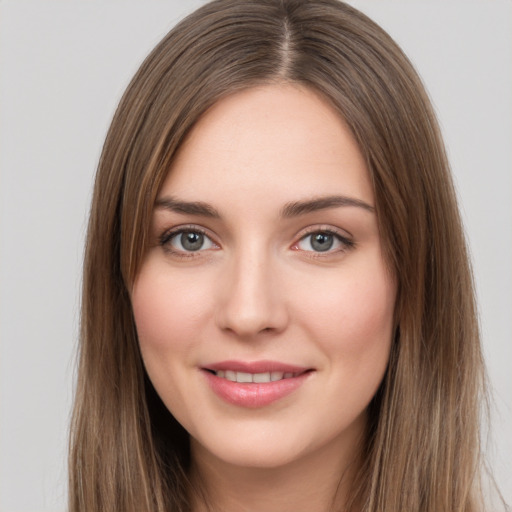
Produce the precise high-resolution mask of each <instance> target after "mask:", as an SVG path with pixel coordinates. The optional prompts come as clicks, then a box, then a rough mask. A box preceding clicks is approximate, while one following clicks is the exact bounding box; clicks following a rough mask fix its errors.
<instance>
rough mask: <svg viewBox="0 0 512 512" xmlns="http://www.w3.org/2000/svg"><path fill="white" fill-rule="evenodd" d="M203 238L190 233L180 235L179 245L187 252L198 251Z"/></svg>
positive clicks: (198, 234)
mask: <svg viewBox="0 0 512 512" xmlns="http://www.w3.org/2000/svg"><path fill="white" fill-rule="evenodd" d="M203 241H204V236H203V235H202V234H201V233H194V232H192V231H189V232H185V233H182V235H181V245H182V246H183V248H184V249H186V250H187V251H198V250H199V249H201V247H202V246H203Z"/></svg>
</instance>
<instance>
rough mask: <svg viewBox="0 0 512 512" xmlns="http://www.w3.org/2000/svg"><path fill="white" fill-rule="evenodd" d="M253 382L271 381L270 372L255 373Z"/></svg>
mask: <svg viewBox="0 0 512 512" xmlns="http://www.w3.org/2000/svg"><path fill="white" fill-rule="evenodd" d="M252 381H253V382H270V372H267V373H255V374H254V375H253V376H252Z"/></svg>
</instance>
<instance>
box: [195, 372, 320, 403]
mask: <svg viewBox="0 0 512 512" xmlns="http://www.w3.org/2000/svg"><path fill="white" fill-rule="evenodd" d="M203 373H204V375H205V376H206V379H207V380H208V384H209V385H210V388H211V389H212V390H213V392H214V393H215V394H217V395H218V396H219V397H220V398H222V399H223V400H225V401H226V402H228V403H230V404H233V405H237V406H240V407H249V408H257V407H265V406H266V405H270V404H272V403H274V402H277V401H278V400H280V399H282V398H284V397H285V396H287V395H289V394H290V393H293V392H294V391H295V390H297V389H298V388H299V387H300V386H302V384H303V383H304V382H305V381H306V379H307V378H308V377H309V376H310V375H311V373H312V372H305V373H302V374H301V375H298V376H297V377H291V378H289V379H281V380H276V381H274V382H263V383H255V382H252V383H245V382H233V381H230V380H228V379H224V378H221V377H217V376H216V375H214V374H213V373H211V372H209V371H206V370H204V371H203Z"/></svg>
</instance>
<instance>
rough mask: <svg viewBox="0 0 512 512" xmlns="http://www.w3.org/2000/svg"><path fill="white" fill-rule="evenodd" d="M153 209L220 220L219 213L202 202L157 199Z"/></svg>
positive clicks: (165, 198)
mask: <svg viewBox="0 0 512 512" xmlns="http://www.w3.org/2000/svg"><path fill="white" fill-rule="evenodd" d="M155 207H157V208H163V209H164V210H169V211H172V212H177V213H185V214H188V215H198V216H201V217H210V218H213V219H219V218H220V214H219V212H218V211H217V210H216V209H215V208H214V207H213V206H211V205H209V204H208V203H203V202H202V201H180V200H178V199H176V198H174V197H162V198H161V199H157V201H156V203H155Z"/></svg>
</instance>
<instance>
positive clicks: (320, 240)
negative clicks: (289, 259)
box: [293, 230, 354, 253]
mask: <svg viewBox="0 0 512 512" xmlns="http://www.w3.org/2000/svg"><path fill="white" fill-rule="evenodd" d="M353 246H354V242H352V241H351V240H349V239H348V238H346V237H343V236H341V235H339V234H337V233H334V232H332V231H326V230H323V231H314V232H312V233H308V234H307V235H306V236H303V237H302V238H301V239H300V240H299V241H298V242H297V243H296V244H295V246H294V247H293V248H295V249H298V250H301V251H308V252H317V253H321V252H337V251H343V250H344V249H348V248H351V247H353Z"/></svg>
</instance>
